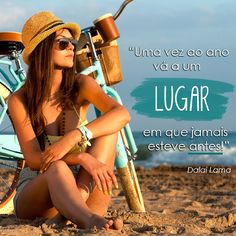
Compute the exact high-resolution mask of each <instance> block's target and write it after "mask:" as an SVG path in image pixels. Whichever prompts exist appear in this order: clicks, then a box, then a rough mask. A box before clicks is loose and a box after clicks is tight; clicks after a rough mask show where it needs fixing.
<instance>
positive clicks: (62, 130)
mask: <svg viewBox="0 0 236 236" xmlns="http://www.w3.org/2000/svg"><path fill="white" fill-rule="evenodd" d="M61 107H62V114H61V119H60V124H59V132H60V135H61V136H64V135H65V124H66V111H65V100H64V99H63V101H62V103H61ZM44 137H45V139H46V141H47V143H48V145H49V146H51V145H52V143H51V141H50V139H49V138H48V135H47V132H46V130H44Z"/></svg>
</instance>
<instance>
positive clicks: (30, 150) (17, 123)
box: [8, 91, 41, 170]
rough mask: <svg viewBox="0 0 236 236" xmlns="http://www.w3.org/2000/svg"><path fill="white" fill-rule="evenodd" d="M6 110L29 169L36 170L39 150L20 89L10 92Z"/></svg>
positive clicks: (38, 161)
mask: <svg viewBox="0 0 236 236" xmlns="http://www.w3.org/2000/svg"><path fill="white" fill-rule="evenodd" d="M8 110H9V112H10V116H11V119H12V122H13V124H14V128H15V132H16V135H17V138H18V141H19V143H20V147H21V151H22V153H23V155H24V158H25V160H26V163H27V165H28V166H29V167H30V168H31V169H36V170H38V169H39V167H40V158H41V150H40V146H39V143H38V140H37V138H36V136H35V133H34V130H33V128H32V125H31V122H30V119H29V116H28V114H27V111H26V108H25V105H24V103H23V96H22V93H21V92H20V91H18V92H16V93H15V94H12V95H11V97H10V98H9V101H8Z"/></svg>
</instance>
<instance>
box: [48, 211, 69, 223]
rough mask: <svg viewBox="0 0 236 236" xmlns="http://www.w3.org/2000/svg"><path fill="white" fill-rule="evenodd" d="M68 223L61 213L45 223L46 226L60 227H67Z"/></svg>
mask: <svg viewBox="0 0 236 236" xmlns="http://www.w3.org/2000/svg"><path fill="white" fill-rule="evenodd" d="M67 222H68V220H67V219H66V218H65V217H64V216H62V215H61V214H60V213H58V214H57V215H55V216H54V217H53V218H50V219H47V220H46V221H45V224H47V225H53V224H55V225H59V224H63V225H66V224H67Z"/></svg>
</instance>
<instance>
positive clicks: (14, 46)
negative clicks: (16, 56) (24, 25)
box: [0, 32, 24, 55]
mask: <svg viewBox="0 0 236 236" xmlns="http://www.w3.org/2000/svg"><path fill="white" fill-rule="evenodd" d="M23 49H24V46H23V44H22V39H21V33H18V32H0V55H8V54H11V52H13V51H17V52H21V51H22V50H23Z"/></svg>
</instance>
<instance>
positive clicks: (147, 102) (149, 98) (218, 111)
mask: <svg viewBox="0 0 236 236" xmlns="http://www.w3.org/2000/svg"><path fill="white" fill-rule="evenodd" d="M181 85H182V86H185V89H182V90H181V91H180V93H179V95H180V96H181V97H187V98H188V101H190V94H191V89H192V87H193V86H198V87H200V86H208V88H209V94H208V96H207V105H208V107H209V111H207V109H206V107H205V106H203V108H204V109H203V111H197V110H196V105H194V106H193V110H192V111H179V110H178V109H177V107H176V106H175V105H174V106H173V109H172V110H171V111H166V110H165V109H164V98H163V96H164V86H167V89H168V90H167V91H168V93H167V94H169V96H168V98H167V102H168V104H169V102H170V86H173V88H174V90H176V88H178V87H179V86H181ZM155 86H158V95H157V103H158V108H163V109H164V110H163V111H155ZM233 91H234V86H233V85H232V84H229V83H225V82H221V81H214V80H206V79H193V78H147V79H145V80H144V81H143V83H142V84H141V85H140V86H138V87H137V88H135V89H134V90H133V91H132V93H131V95H132V96H133V97H134V98H135V99H136V104H135V105H134V106H133V107H132V109H134V110H136V111H137V113H138V114H141V115H145V116H148V117H155V118H165V119H175V120H198V121H210V120H215V119H221V118H222V116H223V114H224V113H225V112H226V109H227V103H228V98H227V97H226V96H223V95H222V94H224V93H228V92H233ZM178 101H179V106H181V107H182V106H183V101H181V98H179V99H178ZM193 101H196V99H195V98H194V100H193ZM193 104H194V103H193Z"/></svg>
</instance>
